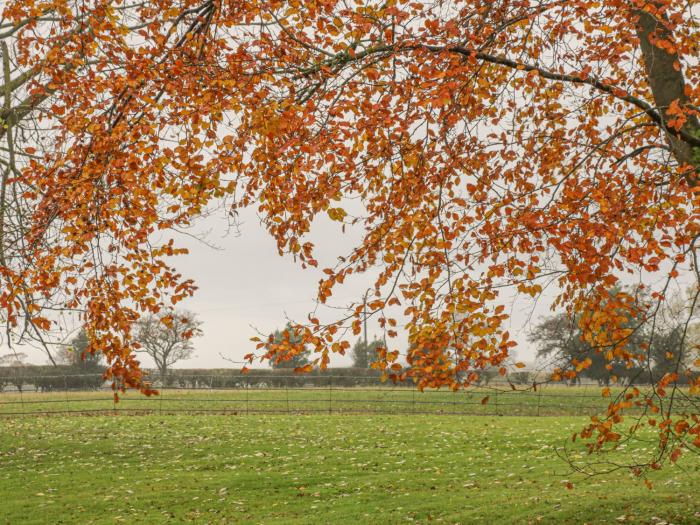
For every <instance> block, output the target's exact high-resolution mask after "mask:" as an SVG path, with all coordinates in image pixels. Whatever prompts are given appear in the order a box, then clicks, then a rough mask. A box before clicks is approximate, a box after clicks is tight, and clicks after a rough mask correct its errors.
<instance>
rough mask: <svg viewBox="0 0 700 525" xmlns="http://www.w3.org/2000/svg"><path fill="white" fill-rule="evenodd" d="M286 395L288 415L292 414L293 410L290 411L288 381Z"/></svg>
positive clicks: (285, 387)
mask: <svg viewBox="0 0 700 525" xmlns="http://www.w3.org/2000/svg"><path fill="white" fill-rule="evenodd" d="M284 393H285V394H286V396H287V414H291V410H289V384H288V383H287V381H285V382H284Z"/></svg>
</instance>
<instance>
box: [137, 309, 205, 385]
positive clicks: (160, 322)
mask: <svg viewBox="0 0 700 525" xmlns="http://www.w3.org/2000/svg"><path fill="white" fill-rule="evenodd" d="M201 325H202V323H201V322H200V321H198V320H197V318H196V317H195V315H194V314H192V313H191V312H185V311H163V312H161V313H160V314H158V315H149V316H146V317H145V318H143V319H141V320H139V322H138V324H137V328H136V340H137V341H138V343H139V345H140V351H141V352H143V353H145V354H148V355H149V356H150V357H151V359H153V361H154V362H155V364H156V368H157V370H158V372H159V373H160V380H161V382H162V383H163V384H165V383H166V382H167V378H168V370H169V369H170V367H172V365H174V364H175V363H177V362H178V361H182V360H185V359H189V358H191V357H192V355H193V354H194V345H193V344H192V339H193V338H194V337H199V336H201V335H202V330H201V328H200V326H201Z"/></svg>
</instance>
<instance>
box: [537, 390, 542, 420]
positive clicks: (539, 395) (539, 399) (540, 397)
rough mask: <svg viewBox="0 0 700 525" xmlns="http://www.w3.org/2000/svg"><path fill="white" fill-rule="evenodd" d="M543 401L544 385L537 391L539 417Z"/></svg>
mask: <svg viewBox="0 0 700 525" xmlns="http://www.w3.org/2000/svg"><path fill="white" fill-rule="evenodd" d="M541 401H542V386H540V389H539V390H538V391H537V417H540V405H541Z"/></svg>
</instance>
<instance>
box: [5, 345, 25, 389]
mask: <svg viewBox="0 0 700 525" xmlns="http://www.w3.org/2000/svg"><path fill="white" fill-rule="evenodd" d="M26 360H27V354H24V353H22V352H12V353H9V354H5V355H2V356H0V366H2V367H5V368H4V370H3V371H2V372H0V376H2V377H0V388H2V387H4V386H5V385H13V386H14V387H15V388H16V389H17V390H19V391H20V392H21V391H22V389H23V388H24V385H25V384H26V383H27V379H28V377H27V371H26V363H25V361H26Z"/></svg>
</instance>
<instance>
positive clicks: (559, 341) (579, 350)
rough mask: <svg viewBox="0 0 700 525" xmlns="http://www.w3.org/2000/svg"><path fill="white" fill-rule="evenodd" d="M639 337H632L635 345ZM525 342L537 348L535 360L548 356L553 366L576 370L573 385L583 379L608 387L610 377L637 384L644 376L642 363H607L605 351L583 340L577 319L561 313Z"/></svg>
mask: <svg viewBox="0 0 700 525" xmlns="http://www.w3.org/2000/svg"><path fill="white" fill-rule="evenodd" d="M641 337H642V334H637V335H636V336H635V340H636V343H637V345H639V344H640V343H641V342H642V341H641ZM528 340H529V341H530V342H531V343H535V344H536V345H537V357H538V358H550V357H551V358H553V359H554V364H556V365H557V366H559V367H561V368H571V367H572V366H573V367H575V368H579V373H578V374H577V375H576V377H575V378H574V379H573V381H574V382H576V383H580V381H581V378H582V377H583V378H588V379H593V380H594V381H597V382H598V383H599V384H601V385H609V384H610V382H611V380H612V378H613V376H615V377H618V378H626V379H627V380H628V381H634V380H637V381H638V380H639V379H640V378H641V377H642V375H643V369H642V366H641V363H640V364H639V366H634V367H628V366H627V364H626V363H625V362H624V361H622V360H620V359H615V358H613V359H612V360H609V359H608V358H607V357H606V356H605V353H604V349H602V348H595V347H593V346H591V345H590V344H589V343H588V342H586V341H585V340H584V337H583V332H582V331H581V328H580V327H579V326H578V323H577V320H574V321H571V320H570V319H569V318H568V317H567V316H566V315H564V314H559V315H554V316H551V317H547V318H546V319H544V320H543V321H542V322H540V323H539V324H538V325H536V326H535V328H534V329H533V331H532V333H531V334H530V336H529V337H528Z"/></svg>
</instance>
